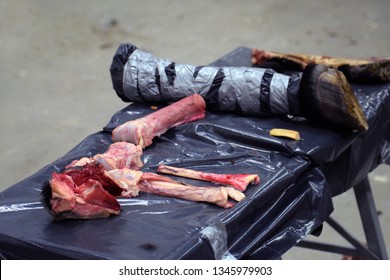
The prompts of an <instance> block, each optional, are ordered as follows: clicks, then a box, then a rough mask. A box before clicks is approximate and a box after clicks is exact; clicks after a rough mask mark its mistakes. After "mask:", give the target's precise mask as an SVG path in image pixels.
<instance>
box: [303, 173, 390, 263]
mask: <svg viewBox="0 0 390 280" xmlns="http://www.w3.org/2000/svg"><path fill="white" fill-rule="evenodd" d="M353 189H354V192H355V197H356V201H357V205H358V208H359V213H360V219H361V221H362V225H363V229H364V233H365V236H366V241H367V246H365V245H363V244H361V243H360V242H359V241H358V240H356V239H355V238H354V237H353V236H352V235H351V234H350V233H348V232H347V231H346V230H345V229H344V228H343V227H342V226H341V225H340V224H339V223H337V222H336V221H335V220H334V219H333V218H331V217H329V218H328V219H327V220H326V222H327V223H328V224H329V225H330V226H331V227H332V228H333V229H334V230H336V231H337V232H338V233H339V234H340V235H341V236H342V237H344V238H345V239H346V240H347V241H348V242H349V243H350V244H351V245H352V246H353V248H348V247H342V246H335V245H332V244H326V243H321V242H313V241H305V240H303V241H301V242H300V243H298V244H297V246H299V247H303V248H308V249H315V250H320V251H326V252H332V253H338V254H345V255H351V256H356V257H360V258H365V259H388V255H387V250H386V244H385V241H384V238H383V234H382V229H381V227H380V223H379V219H378V214H377V210H376V206H375V201H374V197H373V194H372V191H371V186H370V182H369V180H368V177H366V178H365V179H364V180H362V181H361V182H360V183H359V184H357V185H356V186H355V187H354V188H353Z"/></svg>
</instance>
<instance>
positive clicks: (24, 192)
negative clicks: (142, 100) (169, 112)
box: [0, 47, 390, 259]
mask: <svg viewBox="0 0 390 280" xmlns="http://www.w3.org/2000/svg"><path fill="white" fill-rule="evenodd" d="M249 55H250V49H249V48H245V47H240V48H237V49H236V50H233V51H232V52H231V53H229V54H227V55H226V56H224V57H222V58H221V59H219V60H217V61H215V62H214V63H213V65H216V66H218V65H225V66H230V65H231V66H234V65H237V66H241V65H242V66H245V64H246V63H249V61H250V60H249V57H248V56H249ZM353 87H354V89H355V90H356V91H357V93H358V99H359V102H361V104H363V109H364V111H365V113H366V115H367V118H368V122H369V124H370V130H369V131H368V132H367V133H363V134H362V133H346V132H343V131H335V130H331V129H326V128H324V127H322V128H320V127H316V126H313V125H311V124H310V123H307V122H303V123H302V122H299V121H295V120H292V119H289V118H280V117H269V118H263V119H260V118H256V117H243V116H239V115H235V114H222V113H215V112H207V117H206V118H205V119H203V120H199V121H196V122H194V123H189V124H185V125H181V126H179V127H177V128H175V129H171V130H169V131H167V132H166V133H165V134H164V135H162V136H161V137H160V138H158V139H156V140H155V141H154V143H153V144H152V145H151V146H150V147H148V148H147V149H145V151H144V155H143V161H144V163H145V166H144V170H145V171H152V172H153V171H155V170H156V167H157V165H158V164H159V163H165V164H171V165H176V166H181V167H191V168H194V169H199V170H207V171H212V172H221V173H233V172H234V173H244V172H245V173H257V174H259V176H260V178H261V182H260V184H259V185H258V186H251V187H249V188H248V190H247V191H246V193H245V194H246V196H247V197H246V199H245V200H243V201H241V202H240V203H238V204H237V205H235V206H234V207H233V208H231V209H221V208H219V207H217V206H214V205H209V204H206V203H197V202H190V201H184V200H180V199H173V198H167V197H162V196H157V195H153V194H142V195H140V196H139V197H137V198H132V199H120V204H121V207H122V212H121V214H120V215H119V216H114V217H110V218H107V219H98V220H88V221H62V222H55V221H53V219H52V217H51V216H50V214H49V213H48V211H46V209H44V207H43V205H42V203H41V196H40V192H41V188H42V186H43V184H44V183H45V182H46V181H47V180H48V179H49V178H50V176H51V173H52V172H53V171H60V170H61V169H62V168H63V167H64V166H65V165H67V164H68V163H70V162H71V161H72V160H74V159H77V158H80V157H82V156H92V155H94V154H96V153H101V152H104V151H105V150H106V149H107V147H108V145H109V144H110V143H112V141H111V137H110V132H111V130H112V129H113V128H114V127H116V126H117V125H118V124H120V123H123V122H125V121H127V120H130V119H135V118H138V117H141V116H143V115H145V114H147V113H149V112H151V109H150V104H139V103H134V104H131V105H129V106H127V107H125V108H123V109H122V110H120V111H119V112H117V113H115V114H114V115H113V116H112V118H111V120H110V121H109V122H108V124H107V125H106V126H105V127H104V128H103V129H102V130H101V131H98V132H96V133H94V134H92V135H88V136H87V137H86V138H85V139H84V140H83V141H82V142H81V143H79V144H78V145H76V146H75V147H74V148H73V149H72V150H71V151H69V152H68V153H67V154H65V155H64V156H63V157H61V158H59V159H57V160H56V161H54V162H53V163H50V164H48V165H47V166H45V167H44V168H42V169H41V170H39V171H37V172H36V173H35V174H34V175H32V176H30V177H28V178H26V179H25V180H22V181H21V182H19V183H17V184H15V185H13V186H11V187H9V188H8V189H6V190H5V191H3V192H2V193H0V256H1V257H2V258H5V259H14V258H16V259H19V258H26V259H278V258H281V257H282V256H283V254H284V253H285V252H287V251H288V250H289V249H291V248H292V247H293V246H295V245H296V244H301V245H302V246H306V247H310V248H317V249H326V250H331V249H332V250H334V251H335V250H338V252H340V253H344V252H346V250H347V252H348V253H354V254H355V255H360V256H362V255H363V256H364V257H367V258H374V259H375V258H387V253H386V248H385V246H384V242H383V237H382V235H381V230H380V226H379V222H378V220H377V217H376V216H375V214H374V212H373V211H374V209H375V205H374V199H373V198H372V194H371V192H370V186H369V183H368V181H367V179H366V178H367V175H368V173H369V172H370V171H371V170H373V169H374V168H375V167H376V166H377V165H378V164H380V163H382V162H384V163H389V162H390V153H389V150H390V149H389V139H390V134H389V131H390V130H389V127H390V118H389V116H390V115H389V114H388V113H389V110H390V93H389V89H390V85H389V84H383V85H370V86H367V85H365V86H363V85H353ZM274 127H288V128H291V129H296V130H298V131H300V133H301V136H302V138H303V139H304V141H299V142H297V141H291V140H286V139H278V138H274V137H271V136H269V133H268V132H269V129H271V128H274ZM318 135H322V136H323V137H317V136H318ZM362 147H365V150H364V152H363V151H362V149H361V148H362ZM362 163H363V164H362ZM336 168H337V170H342V172H341V175H340V174H339V175H337V176H335V175H334V173H333V172H332V171H333V170H335V169H336ZM202 184H204V183H198V185H202ZM351 188H353V189H354V190H355V192H356V197H357V200H358V202H361V203H359V205H361V207H360V208H361V211H362V212H367V211H369V213H370V215H369V216H366V215H362V221H363V223H364V224H365V225H366V228H367V232H366V235H367V237H368V239H369V242H368V248H365V247H364V246H363V245H360V244H359V243H358V242H355V241H356V240H354V239H353V238H352V237H351V238H349V239H350V240H352V243H354V245H356V246H355V247H356V249H354V250H352V249H348V248H336V246H333V247H332V246H328V245H326V244H325V245H324V244H313V243H308V242H306V241H304V239H305V237H306V236H308V235H309V234H314V235H319V234H320V233H321V227H322V224H323V223H324V222H326V221H327V222H330V223H331V224H332V225H334V226H335V227H336V228H338V227H337V226H339V225H338V224H337V222H335V221H333V220H332V219H331V218H330V214H331V213H332V211H333V210H334V209H333V204H332V197H334V196H336V195H338V194H340V193H343V192H345V191H349V190H350V189H351ZM370 195H371V196H370ZM332 222H334V223H332ZM372 226H374V231H369V230H368V229H369V228H370V227H372ZM338 229H339V228H338ZM340 232H341V233H343V234H344V233H345V232H344V231H343V230H342V229H340ZM345 235H347V234H345ZM305 242H306V243H305Z"/></svg>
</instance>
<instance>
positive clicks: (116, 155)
mask: <svg viewBox="0 0 390 280" xmlns="http://www.w3.org/2000/svg"><path fill="white" fill-rule="evenodd" d="M141 156H142V148H141V147H140V146H136V145H134V144H132V143H128V142H117V143H113V144H111V145H110V147H109V148H108V150H107V151H106V152H105V153H103V154H97V155H95V156H94V157H91V158H87V157H83V158H81V159H79V160H75V161H73V162H72V163H71V164H69V165H67V166H66V167H65V169H67V168H70V167H74V166H83V165H85V164H86V163H91V162H98V163H100V164H101V165H103V167H104V169H105V170H112V169H121V168H130V169H135V170H139V169H141V168H142V166H143V162H142V160H141Z"/></svg>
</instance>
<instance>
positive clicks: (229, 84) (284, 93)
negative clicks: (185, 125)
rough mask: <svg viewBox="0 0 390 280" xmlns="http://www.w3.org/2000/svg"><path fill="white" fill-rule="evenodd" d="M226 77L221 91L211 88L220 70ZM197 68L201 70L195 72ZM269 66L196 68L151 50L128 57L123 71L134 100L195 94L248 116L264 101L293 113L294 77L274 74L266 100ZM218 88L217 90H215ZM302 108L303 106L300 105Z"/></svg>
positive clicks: (272, 110)
mask: <svg viewBox="0 0 390 280" xmlns="http://www.w3.org/2000/svg"><path fill="white" fill-rule="evenodd" d="M220 70H222V71H223V80H222V79H221V80H222V81H219V83H220V85H218V86H217V88H218V89H217V90H216V91H215V92H212V94H211V95H209V91H210V89H211V86H212V85H214V86H215V84H213V82H215V81H214V80H215V77H216V75H217V73H218V71H220ZM196 71H197V73H195V72H196ZM265 72H266V69H263V68H253V67H222V68H218V67H207V66H204V67H199V68H197V67H195V66H193V65H184V64H175V63H174V62H172V61H169V60H163V59H159V58H157V57H155V56H153V55H152V54H150V53H147V52H144V51H141V50H140V49H137V50H135V51H134V52H133V53H132V54H131V55H130V56H129V58H128V61H127V62H126V64H125V66H124V72H123V91H124V94H125V95H126V96H127V97H128V99H129V100H131V101H136V102H145V101H146V102H161V101H164V102H173V101H177V100H179V99H182V98H184V97H187V96H188V95H191V94H193V93H199V94H201V95H202V96H203V97H206V96H208V98H211V99H213V98H214V97H215V99H217V100H218V107H219V108H218V110H220V111H228V112H234V111H237V110H239V111H240V112H241V113H244V114H248V115H259V114H261V110H260V108H261V104H260V103H261V102H266V103H269V104H266V106H269V108H270V113H271V114H289V113H291V112H289V111H290V110H291V108H289V105H290V106H291V104H289V100H288V85H289V81H290V76H287V75H283V74H279V73H273V74H272V78H271V81H270V82H269V80H268V78H267V79H266V80H265V81H266V82H267V83H270V84H269V88H270V89H269V91H270V92H269V98H266V99H264V100H263V101H262V98H261V96H262V94H264V93H262V92H261V84H262V82H263V83H264V81H263V79H264V78H265V75H264V73H265ZM214 90H215V89H214ZM297 109H299V108H297Z"/></svg>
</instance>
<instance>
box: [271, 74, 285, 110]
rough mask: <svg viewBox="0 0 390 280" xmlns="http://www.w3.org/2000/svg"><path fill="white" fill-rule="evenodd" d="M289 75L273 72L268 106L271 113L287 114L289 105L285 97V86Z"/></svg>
mask: <svg viewBox="0 0 390 280" xmlns="http://www.w3.org/2000/svg"><path fill="white" fill-rule="evenodd" d="M288 82H289V77H288V76H286V75H282V74H279V73H275V74H274V76H273V77H272V80H271V86H270V91H271V94H270V108H271V113H273V114H288V113H289V105H288V98H287V94H286V92H287V87H288Z"/></svg>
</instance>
